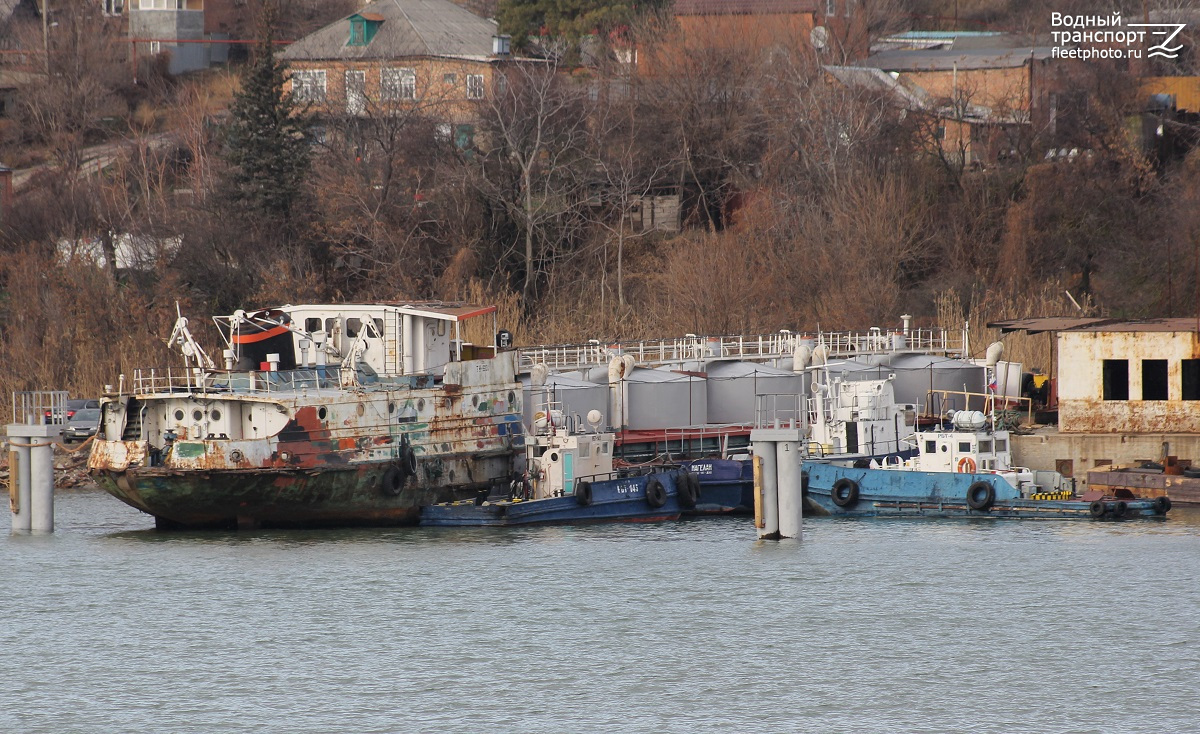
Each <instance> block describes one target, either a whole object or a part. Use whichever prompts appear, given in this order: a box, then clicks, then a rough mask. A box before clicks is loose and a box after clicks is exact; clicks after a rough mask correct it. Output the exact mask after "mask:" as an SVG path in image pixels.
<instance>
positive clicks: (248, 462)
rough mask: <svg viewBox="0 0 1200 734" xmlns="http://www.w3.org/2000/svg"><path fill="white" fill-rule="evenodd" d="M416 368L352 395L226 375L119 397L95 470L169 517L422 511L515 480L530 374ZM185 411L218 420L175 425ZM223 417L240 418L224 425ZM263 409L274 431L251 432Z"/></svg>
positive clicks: (121, 495) (359, 520)
mask: <svg viewBox="0 0 1200 734" xmlns="http://www.w3.org/2000/svg"><path fill="white" fill-rule="evenodd" d="M465 364H469V363H465ZM412 382H413V383H416V384H414V385H411V386H409V387H408V388H407V389H406V388H403V387H399V388H397V387H396V386H394V385H393V386H388V387H381V388H379V389H376V390H372V391H363V392H361V393H351V394H349V395H347V394H346V393H345V392H344V391H342V390H340V389H326V390H322V389H320V388H318V387H314V388H313V389H311V390H308V389H305V388H304V387H303V386H302V387H301V390H300V391H273V392H269V393H265V394H256V393H240V392H236V391H235V392H232V393H223V392H219V391H216V390H214V389H213V388H220V387H221V386H222V383H220V382H219V381H214V383H213V384H211V385H209V386H208V387H209V388H210V389H208V390H194V391H192V392H190V393H180V392H174V391H169V392H164V393H161V394H154V393H151V394H142V395H140V396H137V397H129V398H125V399H116V400H110V401H109V402H108V403H107V406H108V407H106V412H105V420H106V422H107V425H105V426H104V430H102V435H101V436H99V437H98V438H97V440H96V443H95V446H94V447H93V450H92V453H91V455H90V457H89V462H88V466H89V470H90V472H91V474H92V476H93V478H94V479H95V480H96V482H97V483H98V484H99V485H100V486H101V487H103V488H104V489H105V490H107V491H108V492H109V493H110V494H112V495H113V496H115V497H117V498H118V499H120V500H121V501H123V502H125V503H127V504H129V505H131V506H133V507H136V508H137V509H139V510H142V511H144V512H147V513H149V514H151V515H154V516H155V518H156V519H158V520H159V524H160V525H163V526H166V527H174V526H184V527H213V526H233V525H237V526H242V527H245V526H254V527H262V526H319V525H355V524H363V525H396V524H406V523H415V522H416V521H417V520H418V516H419V513H418V508H420V507H421V506H422V505H425V504H431V503H436V502H447V501H454V500H457V499H462V498H464V497H468V496H474V494H475V493H477V492H478V491H480V490H481V489H485V488H489V487H491V486H492V485H493V484H496V483H499V482H504V481H507V479H508V477H509V476H510V474H511V470H512V452H513V447H514V442H515V443H516V444H517V445H520V442H521V438H522V434H521V424H520V417H519V413H517V412H516V411H518V410H519V409H520V405H519V403H518V401H519V399H520V398H519V385H518V384H516V383H515V382H507V381H504V380H502V381H501V382H500V384H490V385H489V384H483V385H470V384H469V385H465V386H464V385H453V386H445V385H437V386H431V387H421V386H420V384H419V383H420V381H416V380H414V381H412ZM180 413H182V415H183V417H184V420H193V419H196V420H205V419H207V420H208V421H209V423H208V424H207V425H204V426H203V427H201V428H199V429H198V430H190V431H189V427H187V426H175V427H174V428H172V427H171V426H174V425H175V424H173V423H172V420H173V419H174V418H175V416H177V415H179V414H180ZM214 416H215V419H214ZM132 418H136V420H131V419H132ZM237 419H240V422H241V423H243V424H244V425H243V431H241V434H242V435H241V436H240V437H236V438H235V437H231V435H233V434H231V431H232V429H233V427H234V426H235V425H236V423H237V422H238V420H237ZM222 420H224V421H225V422H224V423H222V424H221V426H220V428H226V429H227V430H223V431H222V430H218V429H215V428H214V427H213V425H212V423H213V422H214V421H216V422H220V421H222ZM255 422H257V423H258V424H260V426H261V427H262V430H263V432H265V433H268V434H269V435H266V436H264V437H262V438H254V437H251V438H246V437H245V435H244V434H245V433H246V431H245V430H244V428H245V427H246V426H251V427H253V426H254V424H255ZM272 422H274V423H275V424H279V428H278V430H277V431H273V430H272V428H273V427H274V426H273V425H272ZM197 425H199V424H197ZM164 426H165V427H166V428H164ZM171 431H174V432H176V433H175V438H174V440H171V438H170V436H169V435H167V434H168V432H171ZM118 434H119V435H120V436H121V438H120V439H118V440H113V436H116V435H118ZM192 436H195V437H194V438H193V437H192Z"/></svg>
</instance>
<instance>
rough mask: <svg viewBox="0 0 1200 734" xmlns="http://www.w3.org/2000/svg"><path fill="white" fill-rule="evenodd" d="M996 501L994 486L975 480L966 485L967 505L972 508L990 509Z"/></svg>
mask: <svg viewBox="0 0 1200 734" xmlns="http://www.w3.org/2000/svg"><path fill="white" fill-rule="evenodd" d="M995 503H996V488H995V487H993V486H992V485H990V484H988V483H987V482H975V483H974V484H972V485H971V486H970V487H967V507H970V508H971V509H972V510H990V509H991V508H992V505H993V504H995Z"/></svg>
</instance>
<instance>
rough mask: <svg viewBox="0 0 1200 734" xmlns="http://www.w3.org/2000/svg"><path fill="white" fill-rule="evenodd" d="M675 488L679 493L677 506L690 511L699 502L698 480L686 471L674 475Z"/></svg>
mask: <svg viewBox="0 0 1200 734" xmlns="http://www.w3.org/2000/svg"><path fill="white" fill-rule="evenodd" d="M675 487H676V489H677V490H678V493H679V505H680V506H681V507H683V509H685V510H690V509H692V508H693V507H695V506H696V503H697V502H699V501H700V480H699V479H698V478H697V477H696V475H695V474H693V473H691V472H690V471H687V470H686V469H685V470H684V471H682V472H680V473H679V474H676V475H675Z"/></svg>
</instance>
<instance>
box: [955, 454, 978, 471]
mask: <svg viewBox="0 0 1200 734" xmlns="http://www.w3.org/2000/svg"><path fill="white" fill-rule="evenodd" d="M976 468H977V467H976V466H975V460H974V459H972V458H971V457H970V456H964V457H962V458H961V459H959V460H958V473H959V474H974V473H975V469H976Z"/></svg>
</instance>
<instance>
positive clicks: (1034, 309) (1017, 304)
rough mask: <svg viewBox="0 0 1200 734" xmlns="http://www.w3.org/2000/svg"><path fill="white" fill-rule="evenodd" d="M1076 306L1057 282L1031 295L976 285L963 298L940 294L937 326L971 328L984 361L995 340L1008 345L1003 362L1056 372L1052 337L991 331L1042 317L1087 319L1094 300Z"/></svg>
mask: <svg viewBox="0 0 1200 734" xmlns="http://www.w3.org/2000/svg"><path fill="white" fill-rule="evenodd" d="M1080 306H1082V311H1081V310H1080V309H1078V308H1076V307H1075V304H1073V303H1072V302H1071V299H1069V298H1068V297H1067V295H1066V289H1064V288H1063V287H1062V285H1061V284H1060V283H1059V282H1057V281H1051V282H1047V283H1043V284H1042V285H1041V286H1040V287H1039V288H1038V289H1036V290H1034V291H1031V292H1028V293H1011V292H1003V291H1001V290H999V289H990V288H987V287H985V284H979V285H976V286H975V287H974V288H972V289H971V292H970V293H969V294H966V295H965V296H964V295H960V294H959V293H958V292H957V291H956V290H955V289H953V288H951V289H949V290H946V291H942V292H941V293H939V294H938V295H937V300H936V308H937V324H938V325H939V326H941V327H942V328H945V329H961V328H962V325H963V323H964V322H966V323H967V325H968V334H969V336H970V340H971V352H972V354H971V356H972V357H978V358H982V357H983V356H984V354H985V353H986V351H987V348H988V345H989V344H991V343H992V342H995V341H1000V342H1002V343H1003V344H1004V356H1003V359H1005V360H1008V361H1010V362H1020V363H1021V364H1022V365H1024V369H1025V370H1026V371H1034V370H1041V371H1045V372H1049V371H1053V369H1054V352H1053V347H1052V341H1051V340H1052V339H1053V336H1052V335H1048V334H1033V335H1030V334H1025V333H1023V332H1013V333H1009V334H1001V333H1000V330H999V329H989V328H988V327H987V324H988V323H990V322H993V321H1002V320H1009V319H1023V318H1033V317H1038V316H1085V315H1093V311H1094V308H1093V306H1092V304H1091V301H1089V300H1085V301H1084V302H1083V303H1081V304H1080Z"/></svg>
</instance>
